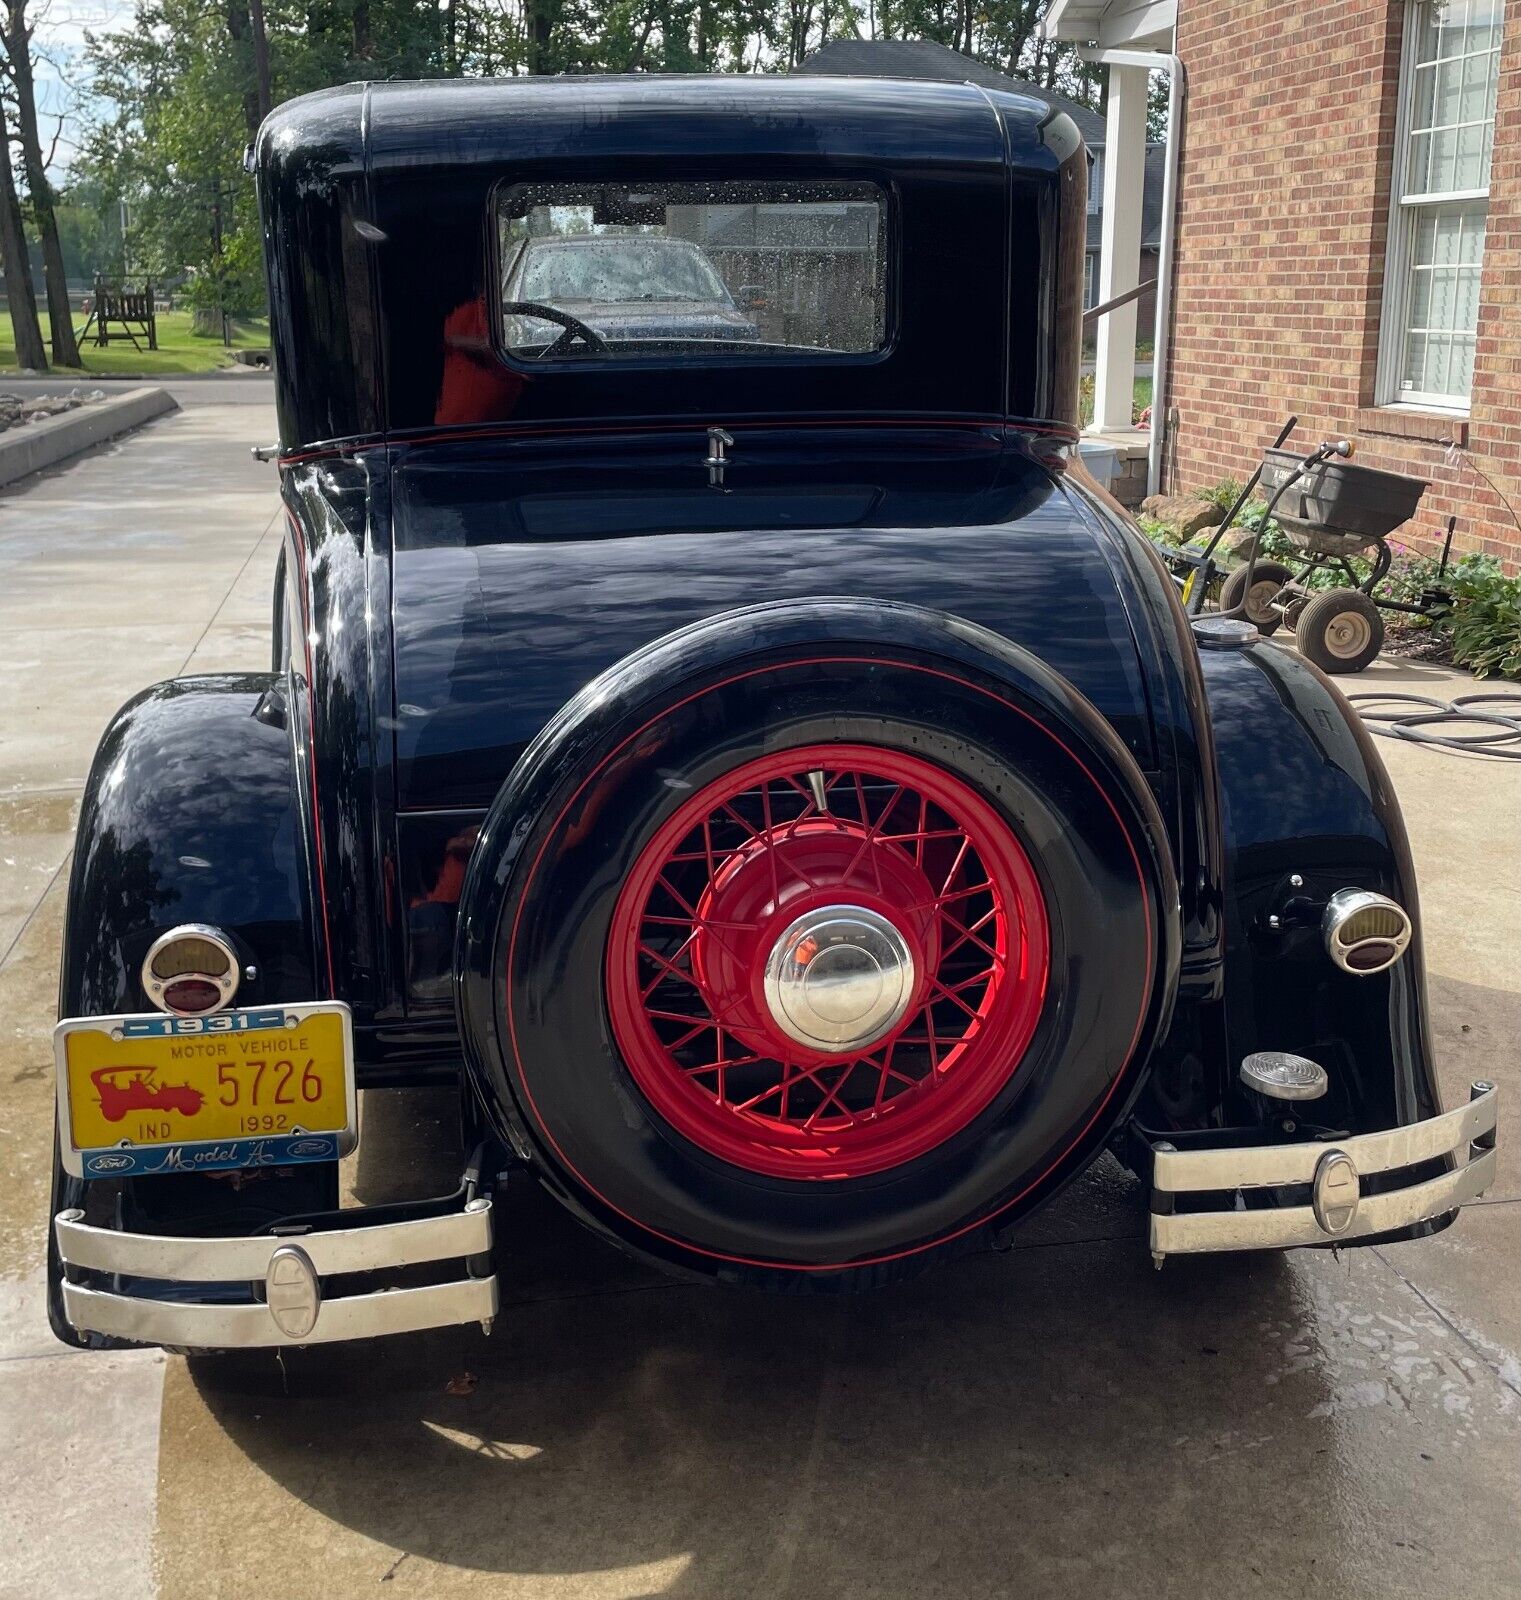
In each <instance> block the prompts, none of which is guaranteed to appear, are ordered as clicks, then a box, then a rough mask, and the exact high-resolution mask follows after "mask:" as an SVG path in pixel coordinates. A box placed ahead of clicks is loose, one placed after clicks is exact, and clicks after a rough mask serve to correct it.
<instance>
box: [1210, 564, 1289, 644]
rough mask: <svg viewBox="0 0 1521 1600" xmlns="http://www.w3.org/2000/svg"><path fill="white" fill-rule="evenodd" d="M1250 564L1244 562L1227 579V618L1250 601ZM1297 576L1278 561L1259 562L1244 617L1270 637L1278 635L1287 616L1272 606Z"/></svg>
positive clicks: (1223, 606)
mask: <svg viewBox="0 0 1521 1600" xmlns="http://www.w3.org/2000/svg"><path fill="white" fill-rule="evenodd" d="M1251 570H1252V569H1251V567H1250V565H1249V564H1248V563H1246V562H1243V563H1242V564H1241V565H1240V566H1239V567H1237V568H1236V569H1235V570H1234V571H1233V572H1232V573H1231V575H1230V576H1229V577H1228V578H1227V579H1226V580H1225V582H1224V584H1222V585H1221V588H1220V609H1221V611H1223V612H1224V613H1225V614H1226V615H1227V616H1229V615H1230V614H1231V613H1232V612H1234V611H1235V610H1236V608H1237V607H1238V606H1239V605H1240V604H1241V602H1242V601H1243V599H1245V598H1246V579H1247V574H1248V572H1249V571H1251ZM1293 576H1294V574H1293V573H1292V572H1290V571H1289V569H1288V568H1287V567H1286V566H1284V565H1283V564H1282V563H1281V562H1278V561H1259V562H1258V563H1257V566H1256V570H1255V573H1254V575H1253V577H1252V592H1251V598H1250V600H1249V601H1248V602H1247V606H1246V609H1245V610H1244V611H1243V612H1241V615H1242V616H1244V617H1245V618H1246V620H1247V621H1248V622H1250V623H1251V624H1252V626H1253V627H1254V628H1256V630H1257V632H1258V633H1260V634H1262V635H1263V636H1264V637H1266V636H1267V635H1268V634H1270V633H1276V632H1277V631H1278V629H1279V628H1281V627H1282V626H1283V615H1282V613H1281V612H1278V611H1275V610H1274V609H1273V608H1272V606H1271V605H1270V604H1269V602H1270V601H1272V600H1275V599H1276V598H1277V596H1278V592H1279V590H1280V589H1282V588H1283V586H1284V584H1286V583H1287V582H1288V581H1289V580H1290V579H1291V578H1292V577H1293Z"/></svg>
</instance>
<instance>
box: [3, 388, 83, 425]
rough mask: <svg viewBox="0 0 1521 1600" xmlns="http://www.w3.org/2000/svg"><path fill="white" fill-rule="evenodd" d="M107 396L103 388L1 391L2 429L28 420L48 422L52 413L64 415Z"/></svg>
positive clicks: (53, 415) (52, 415)
mask: <svg viewBox="0 0 1521 1600" xmlns="http://www.w3.org/2000/svg"><path fill="white" fill-rule="evenodd" d="M105 397H106V392H105V390H104V389H89V390H85V389H71V390H70V391H69V392H68V393H67V394H42V395H31V396H26V395H19V394H0V433H4V432H5V430H6V429H7V428H15V427H20V426H23V425H24V424H26V423H30V422H45V421H46V420H47V419H48V418H49V417H61V416H62V415H63V414H64V412H66V411H75V410H77V409H78V408H79V407H80V406H85V405H93V404H94V403H95V402H96V401H97V400H104V399H105Z"/></svg>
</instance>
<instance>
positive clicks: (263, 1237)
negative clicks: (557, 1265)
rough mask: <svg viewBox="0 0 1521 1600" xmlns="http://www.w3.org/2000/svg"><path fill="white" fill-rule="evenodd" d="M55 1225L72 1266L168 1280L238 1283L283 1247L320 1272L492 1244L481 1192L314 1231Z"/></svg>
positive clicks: (364, 1268) (377, 1266) (67, 1216)
mask: <svg viewBox="0 0 1521 1600" xmlns="http://www.w3.org/2000/svg"><path fill="white" fill-rule="evenodd" d="M55 1230H56V1232H57V1235H58V1252H59V1254H60V1255H61V1256H62V1257H63V1260H64V1261H65V1262H66V1263H67V1264H68V1265H69V1266H72V1267H87V1268H89V1269H90V1270H92V1271H94V1272H120V1273H124V1274H126V1275H127V1276H128V1277H133V1278H166V1279H168V1280H169V1281H170V1282H173V1283H240V1282H250V1281H253V1280H262V1279H263V1278H265V1277H266V1276H267V1275H268V1271H269V1260H270V1257H271V1256H272V1255H273V1254H274V1253H275V1251H276V1250H277V1249H279V1247H280V1246H281V1245H284V1244H299V1245H300V1246H301V1248H302V1249H303V1250H304V1251H305V1252H306V1254H307V1256H308V1258H309V1259H310V1260H311V1263H312V1265H313V1266H314V1267H315V1268H316V1270H317V1271H318V1273H320V1274H321V1275H323V1276H324V1277H326V1276H329V1275H332V1274H335V1273H340V1272H378V1271H380V1270H382V1269H383V1268H386V1267H410V1266H415V1265H416V1264H417V1263H418V1262H420V1261H445V1260H448V1259H450V1258H451V1257H454V1256H473V1255H479V1254H484V1252H486V1251H487V1250H489V1249H490V1248H491V1200H490V1198H489V1197H487V1196H482V1197H481V1198H480V1199H478V1200H472V1201H471V1202H470V1203H469V1205H467V1206H466V1207H465V1209H464V1210H462V1211H457V1212H454V1213H452V1214H451V1215H449V1216H446V1217H425V1218H421V1219H418V1220H413V1221H408V1222H392V1223H388V1224H386V1225H385V1226H383V1227H374V1228H335V1229H333V1230H332V1231H330V1232H319V1233H286V1234H273V1233H271V1234H259V1235H256V1236H254V1237H248V1236H242V1237H238V1238H231V1239H204V1238H203V1239H174V1238H165V1237H160V1236H159V1235H157V1234H151V1233H122V1232H119V1231H118V1230H117V1229H115V1228H96V1227H92V1226H91V1225H90V1224H89V1223H87V1222H84V1221H83V1220H81V1219H80V1218H79V1217H78V1214H77V1213H75V1212H70V1211H62V1212H60V1213H59V1214H58V1217H57V1219H56V1222H55Z"/></svg>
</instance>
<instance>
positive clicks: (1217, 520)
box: [1141, 494, 1225, 539]
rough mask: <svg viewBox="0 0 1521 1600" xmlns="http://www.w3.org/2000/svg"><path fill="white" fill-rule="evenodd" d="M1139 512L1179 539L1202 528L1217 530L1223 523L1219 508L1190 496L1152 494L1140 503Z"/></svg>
mask: <svg viewBox="0 0 1521 1600" xmlns="http://www.w3.org/2000/svg"><path fill="white" fill-rule="evenodd" d="M1141 510H1142V511H1143V512H1145V514H1146V515H1147V516H1148V517H1152V518H1155V520H1156V521H1158V522H1160V523H1163V524H1164V525H1165V526H1166V527H1169V528H1171V529H1172V530H1173V531H1174V532H1175V533H1176V534H1177V535H1178V537H1179V538H1180V539H1189V538H1192V536H1193V535H1194V534H1196V533H1198V532H1199V531H1200V530H1201V529H1202V528H1217V527H1219V525H1220V524H1221V523H1222V522H1224V521H1225V513H1224V512H1223V511H1222V510H1221V509H1220V507H1219V506H1216V505H1211V504H1210V503H1209V501H1207V500H1196V499H1195V498H1194V497H1193V496H1192V495H1191V494H1153V495H1148V496H1147V497H1146V498H1145V499H1144V500H1143V501H1142V502H1141Z"/></svg>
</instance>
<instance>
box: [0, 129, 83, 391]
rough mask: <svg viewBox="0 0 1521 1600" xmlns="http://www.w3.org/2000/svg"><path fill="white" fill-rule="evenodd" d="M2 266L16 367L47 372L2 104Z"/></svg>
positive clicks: (0, 151) (0, 202) (0, 143)
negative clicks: (12, 331) (13, 333)
mask: <svg viewBox="0 0 1521 1600" xmlns="http://www.w3.org/2000/svg"><path fill="white" fill-rule="evenodd" d="M0 264H3V265H4V267H5V298H6V300H7V301H8V302H9V304H10V310H11V327H12V328H13V329H14V330H15V340H16V365H17V366H20V367H34V368H36V370H37V371H38V372H46V371H47V370H48V355H47V350H46V349H45V348H44V346H43V343H42V324H41V323H40V322H39V321H38V320H37V295H36V292H35V291H34V290H33V288H32V264H31V262H30V261H29V260H28V259H27V253H26V229H25V228H24V227H23V226H22V222H21V201H20V200H19V199H18V198H17V196H16V177H15V174H14V173H13V172H12V171H11V130H10V125H9V121H8V119H7V118H6V112H5V107H4V105H3V103H0ZM71 331H72V330H71Z"/></svg>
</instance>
